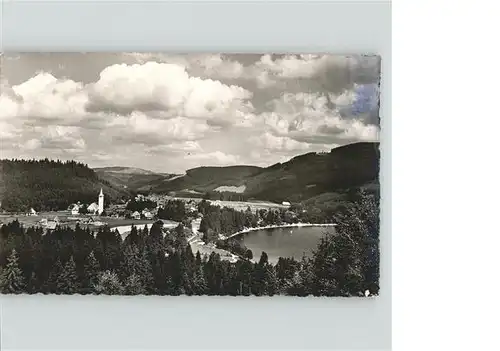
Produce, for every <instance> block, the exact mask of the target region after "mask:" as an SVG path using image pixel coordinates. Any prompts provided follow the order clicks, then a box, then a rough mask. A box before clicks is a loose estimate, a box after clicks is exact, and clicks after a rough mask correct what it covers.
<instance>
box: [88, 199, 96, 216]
mask: <svg viewBox="0 0 500 351" xmlns="http://www.w3.org/2000/svg"><path fill="white" fill-rule="evenodd" d="M87 211H88V212H89V213H92V214H96V213H97V212H98V211H99V205H98V204H97V203H95V202H92V203H91V204H90V205H89V206H88V207H87Z"/></svg>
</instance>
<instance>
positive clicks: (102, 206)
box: [98, 188, 104, 216]
mask: <svg viewBox="0 0 500 351" xmlns="http://www.w3.org/2000/svg"><path fill="white" fill-rule="evenodd" d="M103 212H104V194H103V193H102V188H101V192H100V193H99V210H98V214H99V216H100V215H101V214H102V213H103Z"/></svg>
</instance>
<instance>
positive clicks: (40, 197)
mask: <svg viewBox="0 0 500 351" xmlns="http://www.w3.org/2000/svg"><path fill="white" fill-rule="evenodd" d="M101 188H102V189H103V191H104V193H105V194H106V197H107V199H108V200H114V199H118V198H121V197H124V196H126V195H127V194H128V193H127V192H126V190H123V189H118V188H115V187H113V186H112V185H111V184H109V183H108V182H106V181H104V180H102V179H100V178H99V177H98V176H97V174H96V173H95V172H94V171H93V170H92V169H90V168H89V167H88V166H87V165H85V164H82V163H78V162H75V161H66V162H62V161H53V160H48V159H44V160H0V201H1V210H5V211H11V212H19V211H27V210H29V209H30V208H34V209H35V210H37V211H48V210H63V209H66V208H67V207H68V206H69V205H70V204H72V203H75V202H78V201H81V202H83V203H90V202H94V201H97V195H98V194H99V190H100V189H101Z"/></svg>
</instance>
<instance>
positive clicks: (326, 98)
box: [0, 52, 383, 298]
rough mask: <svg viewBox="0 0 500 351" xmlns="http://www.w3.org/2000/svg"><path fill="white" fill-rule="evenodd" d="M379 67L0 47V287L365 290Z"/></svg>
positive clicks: (280, 58) (107, 291) (17, 290)
mask: <svg viewBox="0 0 500 351" xmlns="http://www.w3.org/2000/svg"><path fill="white" fill-rule="evenodd" d="M382 59H383V58H381V57H380V56H377V55H371V54H363V53H360V54H359V53H356V54H300V53H298V54H270V53H262V54H258V53H257V54H216V53H214V54H207V53H199V54H195V53H188V54H182V53H179V54H174V53H145V52H138V53H133V52H131V53H83V52H82V53H13V52H5V53H2V54H1V57H0V84H1V85H0V293H1V294H39V293H40V294H81V295H162V296H169V295H170V296H179V295H188V296H196V295H198V296H200V295H211V296H262V297H264V296H266V297H272V296H295V297H306V296H316V297H319V296H322V297H367V298H369V297H374V296H378V295H379V294H381V293H383V292H382V291H379V290H380V289H379V278H380V267H379V264H380V250H379V236H380V181H379V169H380V166H379V165H380V148H379V143H380V140H379V136H380V119H381V116H380V114H379V109H380V93H381V91H380V90H381V89H380V78H381V60H382Z"/></svg>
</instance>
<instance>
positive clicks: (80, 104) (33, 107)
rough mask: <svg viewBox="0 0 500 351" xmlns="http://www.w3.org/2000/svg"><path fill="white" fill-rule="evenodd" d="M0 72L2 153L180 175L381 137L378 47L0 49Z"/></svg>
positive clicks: (3, 155) (268, 161) (265, 163)
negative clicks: (288, 51) (273, 51)
mask: <svg viewBox="0 0 500 351" xmlns="http://www.w3.org/2000/svg"><path fill="white" fill-rule="evenodd" d="M0 74H1V76H0V79H1V82H0V83H1V85H0V152H1V158H13V157H15V158H44V157H48V158H59V159H75V160H78V161H81V162H84V163H87V164H89V165H90V166H91V167H101V166H131V167H140V168H145V169H150V170H154V171H161V172H175V173H180V172H183V171H184V170H186V169H189V168H193V167H197V166H225V165H236V164H252V165H259V166H268V165H271V164H273V163H276V162H282V161H285V160H287V159H289V158H291V157H293V156H296V155H298V154H302V153H306V152H311V151H329V150H330V149H332V148H334V147H337V146H339V145H344V144H348V143H353V142H357V141H375V140H378V137H379V116H378V101H379V88H378V84H379V75H380V60H379V58H378V57H375V56H339V55H249V54H245V55H208V54H189V55H170V54H169V55H167V54H155V53H152V54H149V53H125V54H124V53H122V54H111V53H110V54H105V53H71V54H62V53H55V54H54V53H53V54H49V53H43V54H42V53H37V54H31V53H30V54H2V57H1V61H0Z"/></svg>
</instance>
